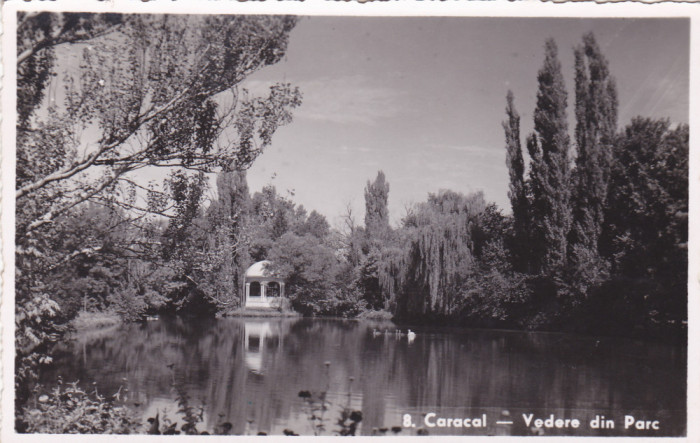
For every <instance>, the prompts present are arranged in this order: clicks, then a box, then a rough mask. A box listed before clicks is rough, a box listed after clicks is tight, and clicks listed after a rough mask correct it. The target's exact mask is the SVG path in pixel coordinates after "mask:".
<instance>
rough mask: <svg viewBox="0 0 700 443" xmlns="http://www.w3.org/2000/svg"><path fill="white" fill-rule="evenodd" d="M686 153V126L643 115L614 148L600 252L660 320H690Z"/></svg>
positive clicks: (616, 276)
mask: <svg viewBox="0 0 700 443" xmlns="http://www.w3.org/2000/svg"><path fill="white" fill-rule="evenodd" d="M688 154H689V128H688V126H687V125H680V126H679V127H677V128H676V129H673V130H672V129H670V124H669V122H668V121H667V120H652V119H648V118H641V117H637V118H635V119H633V120H632V122H631V123H630V124H629V125H628V126H627V127H626V128H625V130H624V133H623V134H621V135H620V137H619V140H618V142H617V143H616V146H615V149H614V151H613V162H612V171H611V178H610V190H609V200H608V205H607V208H606V214H605V220H606V226H605V228H606V229H605V232H604V235H603V241H602V242H601V243H602V245H603V248H602V249H603V252H604V254H605V256H606V257H609V258H610V260H611V261H612V273H613V274H614V276H615V278H616V279H627V280H635V281H637V282H640V281H641V282H644V284H645V288H644V289H642V290H640V289H639V288H638V289H637V290H638V291H639V292H640V294H639V295H640V297H642V298H643V300H644V301H643V303H644V304H645V306H646V308H647V310H646V314H647V315H648V316H652V317H653V316H656V317H657V318H656V320H657V321H661V319H664V320H673V321H675V322H679V321H681V320H685V319H686V318H687V296H688V292H687V263H688ZM613 295H614V294H613ZM637 301H638V302H639V303H642V301H640V300H637ZM652 312H653V313H655V314H652Z"/></svg>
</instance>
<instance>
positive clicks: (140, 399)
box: [42, 319, 686, 435]
mask: <svg viewBox="0 0 700 443" xmlns="http://www.w3.org/2000/svg"><path fill="white" fill-rule="evenodd" d="M377 326H378V325H376V324H369V323H363V322H356V321H341V320H321V319H279V320H278V319H273V320H270V319H265V320H259V319H258V320H253V319H250V320H248V319H220V320H206V321H199V322H198V321H185V320H182V319H172V320H159V321H155V322H148V323H142V324H127V325H123V326H122V327H120V328H119V329H117V330H115V331H112V332H111V333H110V334H108V335H104V336H99V335H98V336H92V337H91V336H78V337H76V338H75V340H74V341H72V342H70V343H68V344H65V345H63V346H62V349H61V350H60V352H59V354H58V356H57V359H56V365H55V366H54V368H53V369H52V370H50V371H46V372H45V373H44V374H42V378H43V380H44V382H45V383H47V384H48V383H50V381H51V380H55V379H56V377H57V376H58V375H59V374H60V375H62V376H63V377H64V379H78V380H84V381H87V380H97V381H98V384H99V386H100V390H101V391H102V392H116V390H117V389H118V388H119V385H120V383H121V380H122V378H127V379H128V380H129V388H130V392H131V393H132V398H131V399H130V401H133V402H136V403H140V404H142V406H141V408H142V409H143V413H144V418H146V417H153V416H155V413H156V410H161V411H162V410H163V409H164V408H165V409H168V408H169V409H170V410H171V411H173V412H174V411H176V410H177V403H176V401H175V396H174V395H173V393H172V390H171V384H172V383H171V382H172V374H171V370H170V369H169V368H168V365H172V366H173V367H175V368H178V378H179V379H180V380H181V381H182V387H183V389H185V390H186V392H187V393H188V394H189V396H190V399H191V400H192V401H193V402H194V404H203V405H205V406H204V411H203V414H202V425H203V426H202V429H212V428H214V427H215V426H216V424H217V423H218V422H219V421H220V417H226V419H227V420H228V421H230V423H231V426H232V429H231V433H232V434H244V433H248V434H256V433H258V432H261V431H262V432H266V433H268V434H282V433H283V432H284V431H285V430H293V431H295V432H297V433H300V434H306V435H312V434H314V428H313V426H314V425H313V424H312V423H310V421H309V420H308V414H307V409H308V408H307V406H308V405H306V404H305V399H304V398H301V397H300V396H299V394H300V392H301V391H309V392H313V393H318V392H326V397H325V400H326V401H327V402H328V404H329V405H328V408H329V411H331V412H330V413H329V414H328V415H327V417H333V420H335V418H336V417H342V413H343V411H344V410H345V409H347V410H348V411H350V412H349V413H351V412H352V411H361V413H362V421H361V422H359V421H358V422H357V423H356V427H357V428H358V433H361V434H364V435H371V434H372V433H373V430H374V433H377V431H378V430H382V429H383V430H384V431H385V432H386V430H387V429H389V428H391V427H394V426H401V424H402V417H403V415H404V414H411V416H412V418H413V420H414V422H417V427H416V428H415V429H405V430H404V433H406V432H407V431H408V433H416V431H417V430H418V429H420V427H421V426H424V423H423V417H424V415H425V414H427V413H429V412H435V413H437V414H438V415H439V416H448V417H470V416H477V415H480V414H482V413H486V414H488V416H489V424H488V428H487V429H474V428H472V429H469V428H462V429H455V428H453V429H438V428H431V429H430V433H431V434H441V433H443V434H456V435H462V434H470V435H484V434H501V435H505V434H516V435H527V434H529V433H531V430H530V429H527V428H526V427H525V425H524V424H522V418H521V415H522V414H523V413H536V414H544V413H546V414H547V415H548V414H550V413H553V414H555V415H557V416H561V417H579V418H581V419H584V420H585V419H589V420H590V419H591V418H593V417H594V415H595V414H606V415H608V416H609V417H616V419H617V421H618V422H619V423H620V424H621V423H622V416H623V415H624V414H631V415H635V416H639V417H643V416H654V417H656V418H657V419H659V420H662V423H664V424H665V426H664V427H663V428H662V429H663V431H662V432H663V435H682V434H684V433H685V398H686V397H685V392H686V382H685V380H686V373H685V368H686V355H685V352H684V350H683V347H681V346H678V347H674V346H670V345H663V344H658V343H647V342H643V341H637V340H627V339H606V338H593V337H578V336H572V335H563V334H549V333H528V332H506V331H483V330H449V331H448V330H429V329H424V330H421V331H420V333H419V335H418V336H417V338H416V339H415V340H414V341H413V342H412V343H409V341H408V339H407V338H406V337H405V336H400V335H396V334H374V333H373V329H374V328H375V327H377ZM379 327H380V329H386V328H387V327H388V328H391V329H393V328H394V327H393V325H391V326H387V325H381V326H379ZM326 362H329V363H330V366H331V370H328V369H327V366H326V365H325V363H326ZM351 377H352V378H353V379H354V383H352V382H351V381H350V380H351ZM326 384H327V386H326ZM349 413H348V414H349ZM505 413H507V414H508V416H510V417H512V419H513V422H514V424H513V425H512V426H497V425H496V424H495V421H496V420H499V417H502V416H503V415H504V414H505ZM346 418H347V419H348V420H349V418H350V417H349V415H348V416H347V417H346ZM355 418H358V417H357V416H355ZM332 424H334V426H326V427H325V432H326V434H328V433H332V432H334V431H335V432H337V433H339V430H342V426H340V425H335V422H333V423H332ZM621 427H622V426H620V428H621ZM339 428H340V429H339ZM618 431H619V432H618ZM548 433H549V432H548ZM558 433H560V434H571V435H582V434H584V433H585V434H588V435H590V434H593V435H621V434H622V431H621V430H619V429H618V430H615V431H614V432H612V433H611V431H594V430H590V429H584V430H581V429H579V430H577V431H576V432H574V431H571V430H569V431H566V430H559V431H558ZM635 435H643V433H641V432H640V433H637V434H635ZM654 435H659V434H658V433H657V434H654Z"/></svg>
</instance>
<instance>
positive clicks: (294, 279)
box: [269, 232, 341, 315]
mask: <svg viewBox="0 0 700 443" xmlns="http://www.w3.org/2000/svg"><path fill="white" fill-rule="evenodd" d="M269 258H270V260H271V261H272V263H273V267H272V270H273V272H275V273H277V274H278V275H279V276H280V277H282V278H284V280H285V288H286V293H287V294H288V296H289V298H290V300H291V302H292V307H293V308H294V309H295V310H296V311H298V312H301V313H303V314H306V315H310V314H317V315H319V314H328V313H329V311H332V310H333V308H334V305H335V304H336V302H335V299H338V298H341V297H339V296H338V291H339V288H338V287H336V285H335V281H336V277H337V275H338V271H339V263H338V260H337V258H336V256H335V253H334V251H333V250H332V249H331V248H330V247H328V246H326V245H324V244H322V243H319V242H318V239H317V238H316V237H314V236H312V235H308V234H307V235H305V236H299V235H297V234H295V233H293V232H287V233H286V234H284V235H282V237H280V238H279V239H278V240H277V241H276V242H275V244H274V246H273V247H272V249H271V250H270V255H269Z"/></svg>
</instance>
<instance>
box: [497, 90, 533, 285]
mask: <svg viewBox="0 0 700 443" xmlns="http://www.w3.org/2000/svg"><path fill="white" fill-rule="evenodd" d="M513 101H514V99H513V93H512V92H511V91H508V94H507V96H506V102H507V105H506V116H507V119H506V121H504V122H503V129H504V131H505V135H506V165H507V166H508V175H509V178H510V183H509V189H508V198H509V199H510V204H511V207H512V209H513V230H514V232H513V245H512V248H511V249H512V250H513V256H514V257H513V260H514V263H515V264H514V266H515V268H516V269H517V270H518V271H521V272H522V271H525V270H526V269H527V264H528V263H527V262H528V252H529V251H528V249H527V246H528V237H529V233H528V223H529V214H528V209H529V208H528V199H527V187H526V185H525V163H524V161H523V150H522V147H521V146H520V115H518V112H517V111H516V110H515V105H514V104H513Z"/></svg>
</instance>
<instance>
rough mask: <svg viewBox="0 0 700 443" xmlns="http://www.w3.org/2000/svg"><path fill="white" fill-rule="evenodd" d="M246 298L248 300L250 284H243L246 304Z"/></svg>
mask: <svg viewBox="0 0 700 443" xmlns="http://www.w3.org/2000/svg"><path fill="white" fill-rule="evenodd" d="M248 298H250V283H246V284H245V301H246V303H248Z"/></svg>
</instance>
